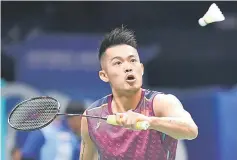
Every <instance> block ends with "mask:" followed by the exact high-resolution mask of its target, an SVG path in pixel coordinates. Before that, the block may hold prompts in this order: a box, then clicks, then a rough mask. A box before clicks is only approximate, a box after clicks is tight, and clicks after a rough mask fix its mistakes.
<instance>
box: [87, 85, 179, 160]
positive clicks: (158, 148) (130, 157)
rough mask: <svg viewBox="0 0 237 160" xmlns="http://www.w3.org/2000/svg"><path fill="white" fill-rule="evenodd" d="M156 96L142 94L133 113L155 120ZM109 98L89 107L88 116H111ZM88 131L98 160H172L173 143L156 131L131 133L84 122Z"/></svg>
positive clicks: (166, 136) (116, 127) (89, 120)
mask: <svg viewBox="0 0 237 160" xmlns="http://www.w3.org/2000/svg"><path fill="white" fill-rule="evenodd" d="M157 94H160V93H159V92H156V91H150V90H145V89H143V90H142V96H141V99H140V102H139V104H138V105H137V107H136V109H134V110H133V111H134V112H137V113H141V114H144V115H146V116H155V114H154V111H153V99H154V97H155V96H156V95H157ZM112 98H113V97H112V95H108V96H106V97H104V98H102V99H99V100H97V101H96V102H94V104H92V108H91V109H89V110H87V114H88V115H95V116H101V117H106V116H107V115H111V114H113V113H112V108H111V102H112ZM87 122H88V131H89V136H90V138H91V140H92V141H93V142H94V144H95V146H96V148H97V150H98V154H99V158H100V160H174V159H175V155H176V148H177V142H178V141H177V140H176V139H174V138H172V137H170V136H168V135H165V134H163V133H161V132H159V131H156V130H146V131H133V130H129V129H126V128H123V127H120V126H113V125H109V124H107V123H106V122H105V121H104V120H98V119H93V118H87Z"/></svg>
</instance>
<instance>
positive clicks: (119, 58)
mask: <svg viewBox="0 0 237 160" xmlns="http://www.w3.org/2000/svg"><path fill="white" fill-rule="evenodd" d="M101 62H102V71H100V78H101V79H102V80H103V81H105V82H109V83H110V85H111V87H112V89H114V90H117V91H119V92H121V91H122V92H123V91H126V92H136V91H138V90H139V89H140V88H141V86H142V75H143V71H144V68H143V65H142V64H141V63H140V59H139V55H138V53H137V50H136V49H135V48H133V47H131V46H129V45H117V46H113V47H110V48H108V49H107V50H106V51H105V54H104V55H103V57H102V61H101Z"/></svg>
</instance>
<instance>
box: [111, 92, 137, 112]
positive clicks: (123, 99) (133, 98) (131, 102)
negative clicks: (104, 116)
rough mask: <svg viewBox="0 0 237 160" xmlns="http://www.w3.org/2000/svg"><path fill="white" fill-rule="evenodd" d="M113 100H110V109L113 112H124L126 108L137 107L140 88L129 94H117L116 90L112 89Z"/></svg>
mask: <svg viewBox="0 0 237 160" xmlns="http://www.w3.org/2000/svg"><path fill="white" fill-rule="evenodd" d="M112 93H113V100H112V106H111V107H112V110H113V112H114V113H116V112H126V111H128V110H133V109H135V108H136V107H137V105H138V103H139V101H140V99H141V95H142V88H141V89H139V90H138V91H137V92H135V93H133V94H129V95H124V94H118V93H117V92H116V91H112Z"/></svg>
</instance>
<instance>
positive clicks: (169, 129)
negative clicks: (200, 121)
mask: <svg viewBox="0 0 237 160" xmlns="http://www.w3.org/2000/svg"><path fill="white" fill-rule="evenodd" d="M150 129H154V130H157V131H160V132H162V133H165V134H167V135H169V136H171V137H173V138H175V139H187V140H192V139H195V138H196V137H197V134H198V128H197V126H196V124H195V123H194V122H192V121H189V120H186V119H184V118H179V117H150Z"/></svg>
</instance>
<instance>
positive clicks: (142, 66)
mask: <svg viewBox="0 0 237 160" xmlns="http://www.w3.org/2000/svg"><path fill="white" fill-rule="evenodd" d="M141 68H142V75H143V74H144V65H143V64H142V63H141Z"/></svg>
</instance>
